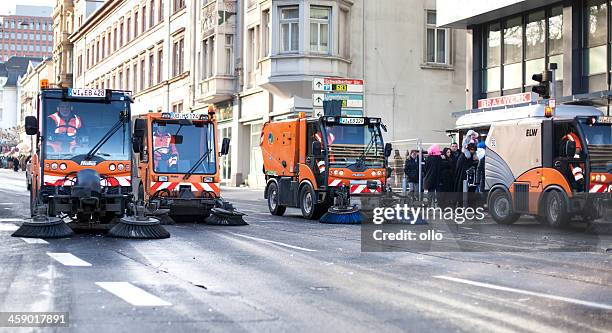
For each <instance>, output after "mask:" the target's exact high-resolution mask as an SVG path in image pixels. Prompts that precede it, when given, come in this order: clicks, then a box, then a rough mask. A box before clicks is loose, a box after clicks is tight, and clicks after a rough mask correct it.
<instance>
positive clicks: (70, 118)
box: [47, 102, 82, 153]
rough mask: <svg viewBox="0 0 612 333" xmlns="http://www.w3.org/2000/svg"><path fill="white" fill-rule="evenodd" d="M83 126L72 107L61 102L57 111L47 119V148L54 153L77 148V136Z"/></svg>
mask: <svg viewBox="0 0 612 333" xmlns="http://www.w3.org/2000/svg"><path fill="white" fill-rule="evenodd" d="M81 126H82V122H81V118H80V117H79V116H77V115H76V114H75V113H74V112H73V111H72V106H70V104H68V103H66V102H59V104H58V105H57V111H56V112H55V113H53V114H50V115H49V116H48V117H47V128H49V129H53V131H51V130H49V131H48V133H52V134H50V135H49V137H48V141H47V146H48V147H50V148H51V149H53V151H54V152H56V153H57V152H62V151H66V150H68V149H69V150H70V151H71V152H72V151H74V149H75V148H76V146H77V140H76V138H77V134H78V131H79V129H80V128H81Z"/></svg>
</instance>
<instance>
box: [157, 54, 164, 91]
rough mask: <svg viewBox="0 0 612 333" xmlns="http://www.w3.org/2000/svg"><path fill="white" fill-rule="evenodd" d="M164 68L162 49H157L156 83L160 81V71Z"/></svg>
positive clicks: (161, 78)
mask: <svg viewBox="0 0 612 333" xmlns="http://www.w3.org/2000/svg"><path fill="white" fill-rule="evenodd" d="M163 68H164V50H163V49H159V50H157V83H160V82H162V80H163V77H162V73H163V72H164V71H163Z"/></svg>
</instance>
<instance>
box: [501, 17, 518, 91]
mask: <svg viewBox="0 0 612 333" xmlns="http://www.w3.org/2000/svg"><path fill="white" fill-rule="evenodd" d="M521 20H522V18H521V17H516V18H512V19H509V20H507V21H506V22H505V25H504V54H503V63H504V80H503V81H504V82H503V85H502V89H504V90H508V89H516V88H520V87H521V86H522V75H521V72H522V64H521V60H522V52H523V51H522V49H523V26H522V24H521Z"/></svg>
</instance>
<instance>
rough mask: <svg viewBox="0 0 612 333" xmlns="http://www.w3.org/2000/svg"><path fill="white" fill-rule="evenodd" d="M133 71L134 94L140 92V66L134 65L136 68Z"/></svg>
mask: <svg viewBox="0 0 612 333" xmlns="http://www.w3.org/2000/svg"><path fill="white" fill-rule="evenodd" d="M132 69H133V71H132V78H133V79H134V82H133V83H132V88H133V89H134V92H136V91H138V74H137V73H138V64H137V63H134V66H133V67H132Z"/></svg>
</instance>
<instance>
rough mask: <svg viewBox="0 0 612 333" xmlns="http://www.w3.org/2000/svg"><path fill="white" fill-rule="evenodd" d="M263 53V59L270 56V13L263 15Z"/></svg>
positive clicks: (267, 11)
mask: <svg viewBox="0 0 612 333" xmlns="http://www.w3.org/2000/svg"><path fill="white" fill-rule="evenodd" d="M261 52H262V56H263V57H267V56H269V55H270V11H269V10H265V11H263V12H262V13H261Z"/></svg>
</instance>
